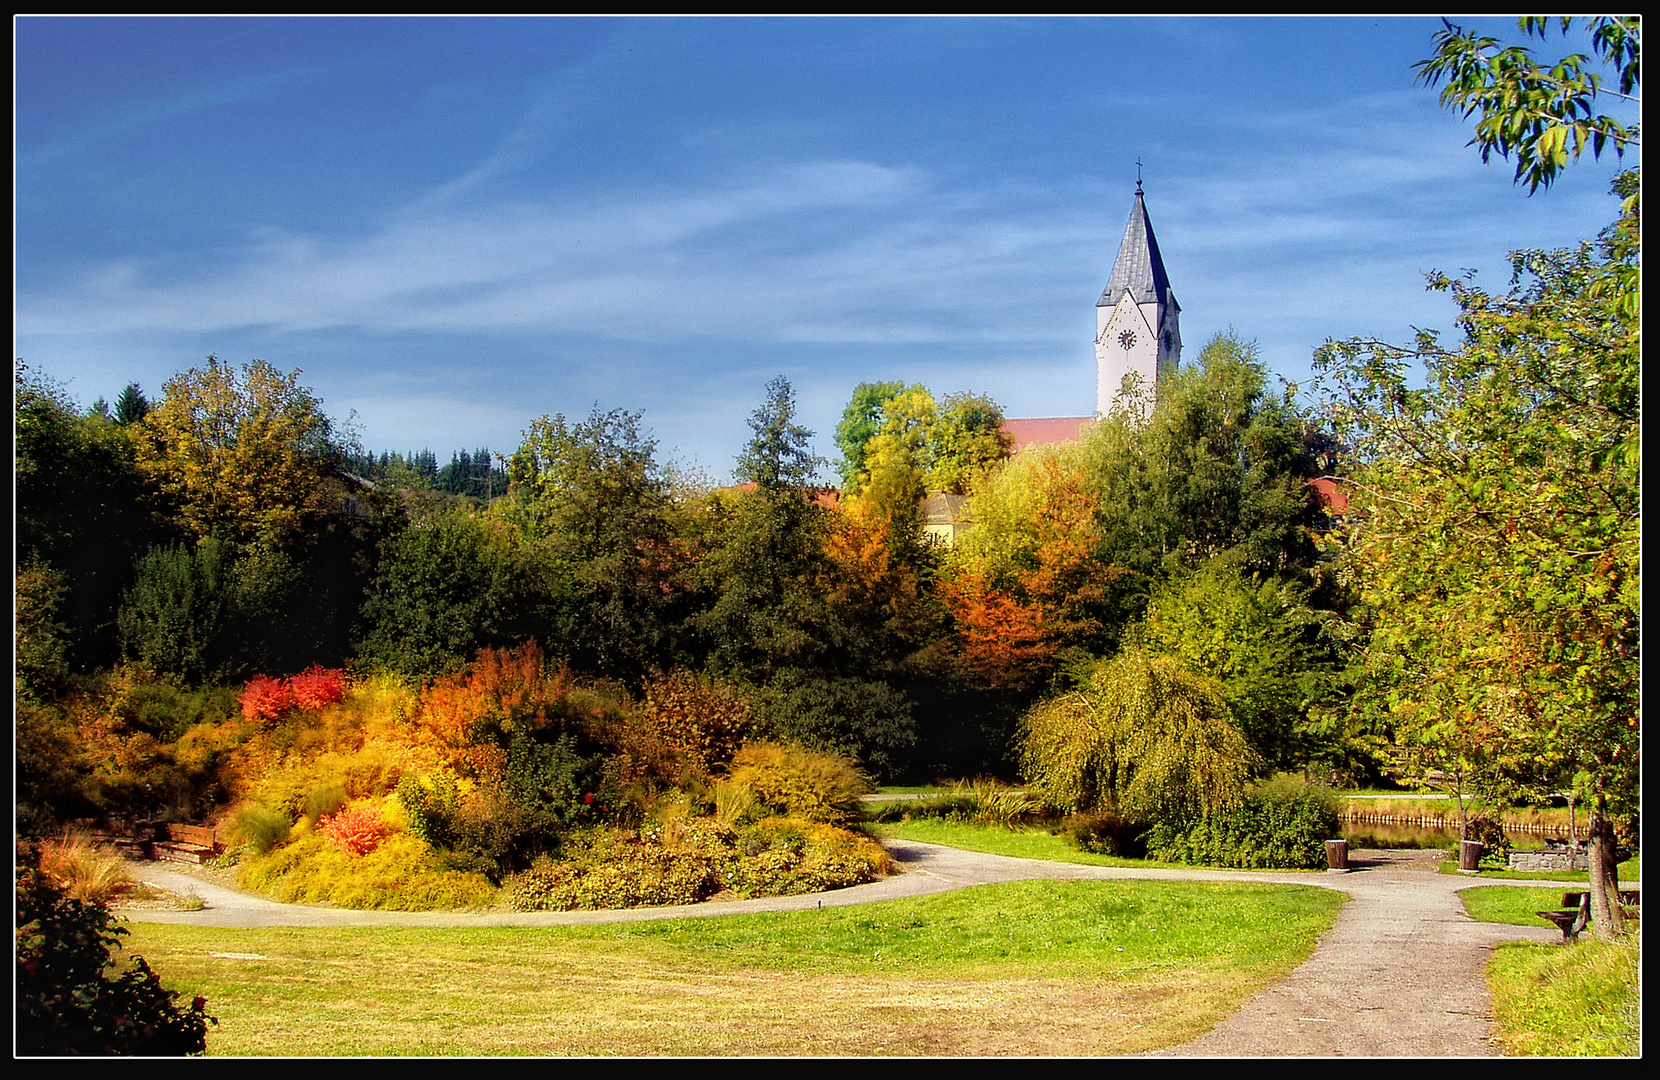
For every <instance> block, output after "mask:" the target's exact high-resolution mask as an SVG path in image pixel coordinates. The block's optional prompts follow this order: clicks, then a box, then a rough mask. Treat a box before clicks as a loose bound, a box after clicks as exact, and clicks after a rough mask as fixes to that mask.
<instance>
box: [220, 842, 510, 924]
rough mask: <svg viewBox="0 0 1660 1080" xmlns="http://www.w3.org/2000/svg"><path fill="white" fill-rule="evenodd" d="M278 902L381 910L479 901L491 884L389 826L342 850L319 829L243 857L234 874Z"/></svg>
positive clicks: (487, 896) (485, 899)
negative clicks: (355, 851)
mask: <svg viewBox="0 0 1660 1080" xmlns="http://www.w3.org/2000/svg"><path fill="white" fill-rule="evenodd" d="M238 883H239V884H240V885H241V886H242V887H243V888H245V889H254V890H257V891H259V892H262V893H265V894H266V895H268V896H270V897H272V898H273V899H276V900H281V901H283V902H284V903H290V904H294V903H314V904H315V903H332V904H339V905H340V906H341V907H350V908H369V909H379V910H385V911H433V910H438V909H442V908H476V907H484V906H487V905H489V904H490V903H491V902H493V901H494V899H495V895H496V887H495V886H494V885H492V884H491V883H490V879H489V878H487V877H485V876H484V875H483V874H479V873H472V872H466V871H461V870H452V869H447V868H446V867H445V866H444V865H443V863H441V862H440V861H439V858H438V856H437V855H435V854H434V853H433V851H432V849H431V848H429V847H427V845H426V844H424V843H422V842H421V841H420V840H418V839H416V838H415V837H413V836H410V835H409V834H408V833H395V834H393V835H391V836H388V837H387V838H386V839H384V840H383V841H381V843H380V845H379V846H378V847H376V848H375V849H374V850H373V851H371V852H369V853H368V854H364V855H349V854H347V853H346V852H344V851H342V850H341V849H340V848H339V847H338V846H336V845H335V843H334V842H333V841H332V840H330V839H329V838H328V837H326V836H324V835H323V834H322V833H321V832H319V831H315V830H313V831H310V832H306V833H304V834H302V835H301V836H300V837H299V838H297V839H296V840H295V841H294V842H293V843H291V844H289V845H287V846H286V847H282V848H278V849H277V850H275V851H273V852H271V853H270V854H268V855H266V856H264V857H262V858H258V859H254V860H252V861H250V862H248V863H246V864H245V865H244V866H243V868H242V871H241V874H240V876H239V877H238Z"/></svg>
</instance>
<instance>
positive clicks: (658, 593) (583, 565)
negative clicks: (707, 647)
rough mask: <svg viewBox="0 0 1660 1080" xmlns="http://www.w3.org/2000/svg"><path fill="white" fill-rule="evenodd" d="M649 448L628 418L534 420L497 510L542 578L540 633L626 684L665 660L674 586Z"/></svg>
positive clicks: (670, 542) (663, 496)
mask: <svg viewBox="0 0 1660 1080" xmlns="http://www.w3.org/2000/svg"><path fill="white" fill-rule="evenodd" d="M655 445H656V444H655V443H654V442H653V441H652V440H651V439H649V438H647V437H645V436H644V435H643V434H642V433H641V431H640V414H639V413H629V412H624V411H622V410H611V411H609V412H601V411H600V410H599V409H597V408H596V409H595V410H594V411H593V412H592V413H591V414H590V415H589V416H588V418H587V419H586V420H584V421H581V422H578V423H575V424H570V423H567V422H566V420H565V418H564V417H563V416H555V417H553V418H552V419H549V418H548V417H546V416H543V417H542V418H541V419H539V420H537V421H536V422H534V423H533V424H532V425H531V426H530V428H529V430H528V431H526V433H525V439H524V442H523V443H522V444H521V445H520V447H519V449H518V451H517V452H515V453H514V455H513V457H512V459H511V461H510V462H509V464H508V477H509V480H510V481H511V484H512V487H511V491H510V494H511V498H510V500H509V502H508V504H507V505H506V507H505V508H504V511H503V512H504V514H505V516H506V517H508V519H509V520H512V521H514V522H516V523H517V524H518V525H519V526H520V527H521V528H522V529H523V531H524V534H525V537H526V543H527V547H528V550H527V557H529V558H530V559H532V561H533V562H535V563H536V564H537V565H539V566H540V567H541V570H542V574H543V575H544V577H545V578H546V581H545V588H546V591H547V593H548V597H549V604H550V610H549V613H548V614H549V618H550V621H551V625H550V626H549V627H548V632H547V634H546V636H545V638H544V640H546V641H548V642H549V644H550V647H552V648H554V649H555V650H557V651H558V652H559V653H560V654H562V655H563V656H564V657H565V658H566V659H567V660H569V662H571V663H572V664H573V665H575V666H576V667H577V668H578V669H579V670H582V671H589V672H593V673H595V674H599V675H604V676H608V677H611V678H619V679H623V680H625V681H627V682H629V683H631V684H634V685H638V684H639V681H640V680H641V679H643V678H644V676H645V674H646V673H647V671H649V670H650V669H651V668H653V667H656V666H660V665H662V664H664V663H665V662H666V660H667V658H668V656H669V653H670V650H671V647H672V644H673V643H672V640H671V623H672V622H674V621H675V617H676V612H675V610H674V605H675V603H676V600H677V598H678V597H679V595H680V594H681V593H683V592H684V591H685V590H684V588H683V587H682V586H681V585H680V584H678V583H677V579H678V576H679V575H680V573H681V571H682V569H683V568H682V567H681V566H679V565H678V564H677V559H676V555H675V550H676V544H675V538H674V536H673V529H672V525H671V521H670V515H669V502H670V492H669V485H668V480H667V477H666V476H665V474H664V472H663V469H662V467H661V466H660V465H658V463H657V462H656V460H655V458H654V451H655Z"/></svg>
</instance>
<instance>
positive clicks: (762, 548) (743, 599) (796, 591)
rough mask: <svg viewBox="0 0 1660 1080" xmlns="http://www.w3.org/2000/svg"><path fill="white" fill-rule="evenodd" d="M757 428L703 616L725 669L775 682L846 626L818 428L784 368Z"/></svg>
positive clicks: (713, 563)
mask: <svg viewBox="0 0 1660 1080" xmlns="http://www.w3.org/2000/svg"><path fill="white" fill-rule="evenodd" d="M749 425H750V429H751V431H753V433H754V434H753V436H752V438H751V439H750V441H749V443H748V445H747V446H745V448H744V450H743V452H742V453H741V454H740V455H739V457H738V465H737V469H736V470H735V473H736V477H737V480H738V482H739V484H740V485H753V487H752V488H751V490H748V491H743V492H741V493H740V494H739V495H738V497H737V498H736V499H735V500H733V502H732V504H731V510H730V511H729V512H727V513H726V514H725V515H724V521H723V522H722V524H721V526H720V527H719V528H718V531H717V539H716V541H715V547H714V549H713V550H712V551H710V552H709V553H708V554H707V555H706V556H705V557H704V559H703V560H702V563H701V565H700V567H699V577H700V578H701V579H702V581H703V583H704V586H705V588H706V589H708V590H709V591H710V592H711V593H712V594H713V597H714V599H713V603H712V604H710V606H709V607H708V608H707V609H706V610H705V611H704V612H702V613H701V614H700V615H699V616H698V618H697V626H698V629H699V630H700V631H701V632H702V633H703V634H704V635H705V636H706V637H707V639H708V641H709V645H710V647H711V660H712V661H713V663H714V665H715V668H716V670H717V671H719V672H721V673H725V674H732V675H738V676H740V677H744V678H747V679H750V680H753V681H758V682H765V681H767V680H768V679H769V678H771V676H772V675H773V674H774V673H776V672H777V671H779V670H781V669H785V668H809V669H811V668H815V667H817V666H819V665H820V664H821V663H822V662H823V661H824V659H825V653H826V651H827V650H828V649H830V648H832V647H834V645H835V644H837V642H836V641H835V640H833V639H834V638H839V636H840V635H839V634H837V633H835V632H834V629H833V628H832V627H831V626H830V625H829V624H828V611H827V608H826V605H825V604H824V601H823V597H822V595H821V593H820V591H819V588H818V585H819V582H820V581H821V580H822V578H823V576H824V574H825V572H826V571H827V569H828V563H827V560H826V558H825V554H824V538H825V535H826V532H827V529H828V526H829V519H828V511H827V510H826V509H825V508H824V507H823V506H822V505H821V504H820V503H819V500H818V497H817V495H818V492H817V489H816V488H815V487H814V486H813V481H814V479H815V478H816V474H817V470H818V465H819V459H818V457H817V455H815V454H814V453H813V452H812V449H811V446H810V443H809V440H810V439H811V438H812V435H813V433H812V432H811V431H809V430H807V429H806V428H804V427H802V426H801V425H800V424H798V423H796V421H795V395H794V391H793V390H792V389H791V387H790V384H789V380H787V379H785V378H783V377H782V376H780V377H778V378H776V379H773V380H772V381H771V382H769V383H768V384H767V399H766V401H765V403H764V404H762V405H761V407H760V408H758V409H756V410H755V412H754V414H753V415H752V416H751V417H750V419H749Z"/></svg>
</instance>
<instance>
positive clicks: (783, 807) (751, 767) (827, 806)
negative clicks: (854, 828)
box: [731, 743, 872, 825]
mask: <svg viewBox="0 0 1660 1080" xmlns="http://www.w3.org/2000/svg"><path fill="white" fill-rule="evenodd" d="M731 782H732V783H733V784H737V785H740V786H743V787H747V788H749V789H751V790H752V791H754V792H755V795H756V797H757V798H759V799H760V800H761V801H762V802H763V803H765V804H766V805H767V806H769V807H771V808H772V809H773V810H775V811H777V812H778V813H779V814H782V815H783V816H785V817H794V818H803V819H805V820H807V821H818V822H823V823H825V824H829V825H850V824H852V823H854V822H856V821H858V820H859V813H860V802H859V799H860V796H862V795H865V794H866V793H868V792H869V791H871V790H872V788H871V783H870V780H869V778H867V777H866V776H865V775H864V774H863V773H861V772H859V769H858V767H857V766H856V765H854V763H853V762H852V761H851V760H849V759H848V758H845V757H842V756H841V755H839V754H823V753H819V752H817V751H814V750H808V749H805V748H804V747H801V746H796V745H793V744H783V743H751V744H750V745H748V746H746V747H744V748H743V749H742V750H739V751H738V753H737V754H736V755H735V756H734V757H733V758H732V770H731Z"/></svg>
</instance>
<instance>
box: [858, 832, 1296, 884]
mask: <svg viewBox="0 0 1660 1080" xmlns="http://www.w3.org/2000/svg"><path fill="white" fill-rule="evenodd" d="M871 830H872V831H873V832H875V833H876V834H877V835H878V836H891V837H895V838H897V839H900V840H916V841H918V842H919V843H924V844H943V845H944V846H946V847H954V848H962V849H963V850H965V851H983V852H986V853H987V854H989V855H1010V856H1013V857H1015V858H1017V859H1044V860H1046V861H1048V862H1067V863H1078V864H1080V865H1083V866H1152V867H1169V868H1173V869H1174V868H1182V869H1193V868H1192V867H1190V866H1187V865H1186V864H1185V863H1169V862H1158V861H1156V860H1153V859H1121V858H1119V857H1117V856H1116V855H1097V854H1095V853H1093V852H1088V851H1079V850H1078V849H1077V848H1075V847H1073V846H1072V845H1071V844H1070V843H1068V842H1067V840H1066V838H1065V837H1064V836H1061V835H1059V834H1057V833H1051V832H1049V831H1048V830H1047V829H1044V828H1041V827H1037V826H1027V827H1025V828H1015V829H1004V828H999V827H997V826H995V825H976V824H973V823H970V822H959V821H942V820H940V819H937V818H921V819H919V820H916V821H906V822H903V823H898V824H887V825H874V826H871ZM1209 869H1218V870H1225V869H1229V868H1228V867H1210V868H1209ZM1281 872H1283V873H1288V874H1295V873H1315V871H1299V870H1285V871H1281Z"/></svg>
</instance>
